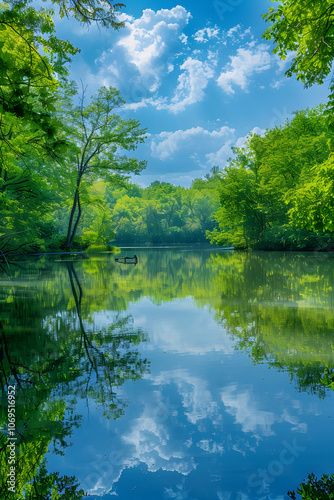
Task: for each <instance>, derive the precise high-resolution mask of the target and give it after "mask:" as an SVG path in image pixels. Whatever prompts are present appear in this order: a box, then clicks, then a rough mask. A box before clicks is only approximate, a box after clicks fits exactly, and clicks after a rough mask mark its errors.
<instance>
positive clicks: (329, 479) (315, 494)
mask: <svg viewBox="0 0 334 500" xmlns="http://www.w3.org/2000/svg"><path fill="white" fill-rule="evenodd" d="M297 493H298V494H299V495H301V498H302V500H330V499H331V498H334V474H332V475H331V476H328V475H327V474H324V475H323V476H322V477H321V479H318V478H317V477H316V476H315V475H314V474H309V475H308V480H307V482H305V481H304V482H303V483H301V484H300V486H299V487H298V488H297ZM288 496H289V497H290V498H292V500H296V499H297V497H296V493H295V492H294V491H288Z"/></svg>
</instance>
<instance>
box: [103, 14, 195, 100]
mask: <svg viewBox="0 0 334 500" xmlns="http://www.w3.org/2000/svg"><path fill="white" fill-rule="evenodd" d="M123 16H124V19H123V20H124V21H125V28H124V29H123V30H122V31H121V36H120V37H119V39H118V41H117V42H116V43H114V44H113V48H112V49H108V50H106V51H104V52H103V54H102V56H101V57H99V58H98V59H97V60H96V61H95V62H96V64H98V65H99V66H100V68H99V72H98V76H99V78H100V80H101V82H102V81H103V83H104V84H106V83H107V84H108V85H113V86H116V87H117V88H120V89H121V90H122V93H123V95H124V91H125V97H126V100H127V101H128V102H131V103H134V102H138V101H141V100H144V99H148V98H150V97H151V96H152V93H154V92H156V91H157V90H158V89H159V87H160V85H161V81H162V79H163V77H164V76H166V75H168V73H170V68H171V64H172V63H173V60H174V59H175V57H176V56H175V54H176V53H177V52H178V51H180V50H181V49H182V47H184V45H183V43H184V41H185V38H186V37H185V35H184V34H183V33H182V31H183V28H184V27H185V26H186V25H187V23H188V22H189V19H190V18H191V14H190V12H188V11H187V10H186V9H185V8H184V7H181V6H180V5H178V6H176V7H173V8H172V9H161V10H158V11H157V12H155V11H153V10H152V9H145V10H144V11H143V13H142V16H141V17H139V18H137V19H135V18H133V17H131V16H127V15H123Z"/></svg>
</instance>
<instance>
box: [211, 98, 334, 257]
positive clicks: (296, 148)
mask: <svg viewBox="0 0 334 500" xmlns="http://www.w3.org/2000/svg"><path fill="white" fill-rule="evenodd" d="M331 141H332V130H331V126H330V125H329V123H328V120H327V118H326V116H325V113H324V107H323V106H319V107H317V108H315V109H308V110H306V111H301V112H296V113H295V114H294V117H293V119H292V120H291V121H290V122H287V123H286V124H285V125H284V126H282V127H275V128H274V129H271V130H267V131H266V133H265V134H264V136H262V137H260V136H258V135H253V136H251V137H250V139H249V140H248V143H247V144H246V145H245V147H243V148H241V149H240V148H235V149H234V152H235V154H236V156H235V158H234V159H231V160H230V161H229V164H228V166H227V167H226V168H225V170H224V172H223V173H222V174H221V186H220V190H219V192H220V205H221V206H220V209H219V210H218V211H217V213H216V215H215V218H216V221H217V222H218V224H219V231H218V230H217V229H215V230H214V231H212V232H210V231H208V232H207V234H208V237H209V238H210V239H211V242H212V243H218V244H233V245H234V246H235V247H236V248H252V249H260V250H313V249H316V250H319V249H326V248H330V246H331V245H332V236H331V235H332V232H333V229H334V227H333V222H332V221H333V216H332V214H333V208H334V197H333V194H332V192H333V188H332V184H333V182H332V177H333V165H332V155H331Z"/></svg>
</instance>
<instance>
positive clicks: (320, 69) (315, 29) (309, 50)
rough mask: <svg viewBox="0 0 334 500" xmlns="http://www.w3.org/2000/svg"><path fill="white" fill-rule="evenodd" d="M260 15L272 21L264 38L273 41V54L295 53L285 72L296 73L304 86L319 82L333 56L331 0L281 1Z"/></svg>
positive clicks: (330, 65) (332, 9)
mask: <svg viewBox="0 0 334 500" xmlns="http://www.w3.org/2000/svg"><path fill="white" fill-rule="evenodd" d="M263 18H264V19H265V21H267V22H268V23H270V24H271V25H270V26H269V27H268V28H267V29H266V31H265V33H264V34H263V38H265V39H267V40H273V42H274V44H275V49H274V53H276V54H278V56H279V57H280V58H281V59H283V60H285V59H286V57H287V56H288V55H289V53H291V52H292V53H294V57H293V59H292V63H291V65H290V67H289V68H288V70H287V71H286V75H287V76H292V75H293V74H295V75H296V77H297V79H298V80H301V81H302V82H303V83H304V85H305V86H306V87H309V86H311V85H313V84H315V83H317V84H322V83H323V82H324V80H325V78H326V77H327V76H328V75H329V74H330V72H331V68H332V62H333V57H334V48H333V37H334V24H333V21H334V2H333V0H311V1H310V0H299V1H298V2H296V1H294V0H283V1H281V2H280V3H279V5H278V6H276V7H275V8H274V7H271V8H270V9H269V11H268V12H267V14H265V15H264V16H263ZM331 92H332V91H331Z"/></svg>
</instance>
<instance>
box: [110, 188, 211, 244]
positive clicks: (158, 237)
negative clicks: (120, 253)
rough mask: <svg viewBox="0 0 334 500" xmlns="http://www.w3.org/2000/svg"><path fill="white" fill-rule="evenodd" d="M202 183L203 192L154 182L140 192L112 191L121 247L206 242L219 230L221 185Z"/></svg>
mask: <svg viewBox="0 0 334 500" xmlns="http://www.w3.org/2000/svg"><path fill="white" fill-rule="evenodd" d="M207 184H208V181H205V180H203V181H201V189H197V188H193V187H192V188H189V189H185V188H182V187H178V186H173V185H172V184H168V183H166V182H162V183H160V182H158V181H155V182H153V183H152V184H151V185H150V186H149V187H148V188H145V189H140V190H138V189H139V188H138V187H137V190H136V189H134V188H135V185H133V184H132V185H130V187H129V190H128V191H127V190H123V191H122V190H121V191H120V190H115V191H114V192H113V193H112V192H111V190H110V189H109V191H108V195H107V196H108V197H107V199H108V200H110V201H109V203H110V207H113V212H112V220H113V223H114V229H115V232H116V238H115V239H116V241H117V243H122V244H130V243H141V244H148V243H150V244H161V243H172V244H173V243H174V244H175V243H195V242H205V231H206V230H211V229H213V228H214V226H215V221H214V217H213V214H214V212H215V211H216V210H217V208H218V193H217V187H218V181H217V182H216V183H215V188H213V187H212V186H210V187H209V186H207Z"/></svg>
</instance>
